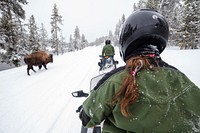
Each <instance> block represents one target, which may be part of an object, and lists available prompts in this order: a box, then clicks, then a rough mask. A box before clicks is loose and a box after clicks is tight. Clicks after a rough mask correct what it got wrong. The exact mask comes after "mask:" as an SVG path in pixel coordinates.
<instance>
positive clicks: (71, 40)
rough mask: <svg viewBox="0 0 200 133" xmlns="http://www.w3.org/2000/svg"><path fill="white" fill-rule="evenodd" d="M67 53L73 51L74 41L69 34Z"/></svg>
mask: <svg viewBox="0 0 200 133" xmlns="http://www.w3.org/2000/svg"><path fill="white" fill-rule="evenodd" d="M68 51H75V48H74V39H73V38H72V35H71V34H70V38H69V44H68Z"/></svg>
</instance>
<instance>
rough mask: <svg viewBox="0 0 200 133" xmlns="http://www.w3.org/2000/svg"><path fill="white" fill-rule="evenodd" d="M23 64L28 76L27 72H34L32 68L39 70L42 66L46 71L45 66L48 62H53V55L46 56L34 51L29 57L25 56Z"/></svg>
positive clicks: (42, 52)
mask: <svg viewBox="0 0 200 133" xmlns="http://www.w3.org/2000/svg"><path fill="white" fill-rule="evenodd" d="M24 62H25V63H26V64H27V66H28V67H27V74H28V75H30V73H29V70H30V69H32V70H33V71H34V72H36V71H35V70H34V69H33V66H38V67H39V69H41V68H42V66H43V67H44V68H45V69H47V67H46V65H47V64H48V63H49V62H53V55H52V54H47V53H46V52H44V51H36V52H33V53H32V54H30V55H26V56H25V57H24Z"/></svg>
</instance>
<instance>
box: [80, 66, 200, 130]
mask: <svg viewBox="0 0 200 133" xmlns="http://www.w3.org/2000/svg"><path fill="white" fill-rule="evenodd" d="M127 74H128V71H127V70H121V71H118V72H117V73H115V74H113V75H111V76H110V77H109V78H107V79H106V80H105V81H104V82H103V83H102V84H100V85H99V86H98V88H97V89H96V90H94V91H93V92H92V93H91V94H90V96H89V97H88V98H87V99H86V100H85V101H84V103H83V112H82V114H85V116H86V117H87V118H86V119H85V121H83V118H81V119H82V121H83V125H85V126H86V127H93V126H94V125H96V124H99V123H101V122H103V121H104V122H103V133H133V132H136V133H169V132H172V133H180V132H181V133H194V132H200V124H199V123H200V122H199V121H200V105H199V102H200V89H199V88H198V87H197V86H196V85H195V84H194V83H192V82H191V81H190V80H189V79H188V78H187V77H186V76H185V75H184V74H183V73H181V72H180V71H178V70H176V69H172V68H166V67H161V68H160V67H159V68H154V70H153V71H149V70H142V71H141V72H139V73H138V74H137V82H138V88H139V91H140V97H139V99H138V101H137V102H136V103H135V104H132V105H131V106H130V107H129V112H131V113H132V115H131V116H130V117H129V118H125V117H124V116H123V115H122V114H121V112H120V105H119V104H117V105H115V106H114V107H112V106H110V104H109V103H110V101H111V99H112V97H113V95H114V94H115V93H116V92H118V91H119V89H120V87H121V85H122V81H123V79H124V77H126V75H127ZM85 116H81V117H85Z"/></svg>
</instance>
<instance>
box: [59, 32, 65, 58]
mask: <svg viewBox="0 0 200 133" xmlns="http://www.w3.org/2000/svg"><path fill="white" fill-rule="evenodd" d="M64 40H65V38H64V37H63V34H62V32H60V47H59V51H60V52H61V54H64V47H65V46H64V45H65V42H64Z"/></svg>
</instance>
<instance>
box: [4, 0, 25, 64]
mask: <svg viewBox="0 0 200 133" xmlns="http://www.w3.org/2000/svg"><path fill="white" fill-rule="evenodd" d="M22 4H24V5H25V4H27V1H26V0H9V1H8V0H1V1H0V12H1V15H0V36H3V38H5V43H4V46H3V48H4V50H5V51H6V53H5V54H4V55H2V56H1V57H0V58H2V59H1V60H2V61H3V62H6V63H8V64H11V63H13V64H15V63H16V60H17V62H18V61H20V60H19V59H16V58H14V57H16V54H17V53H18V52H19V51H18V50H19V49H18V48H19V47H20V44H19V42H20V34H21V33H20V31H21V30H19V29H20V24H21V19H25V11H24V10H23V8H22Z"/></svg>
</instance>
